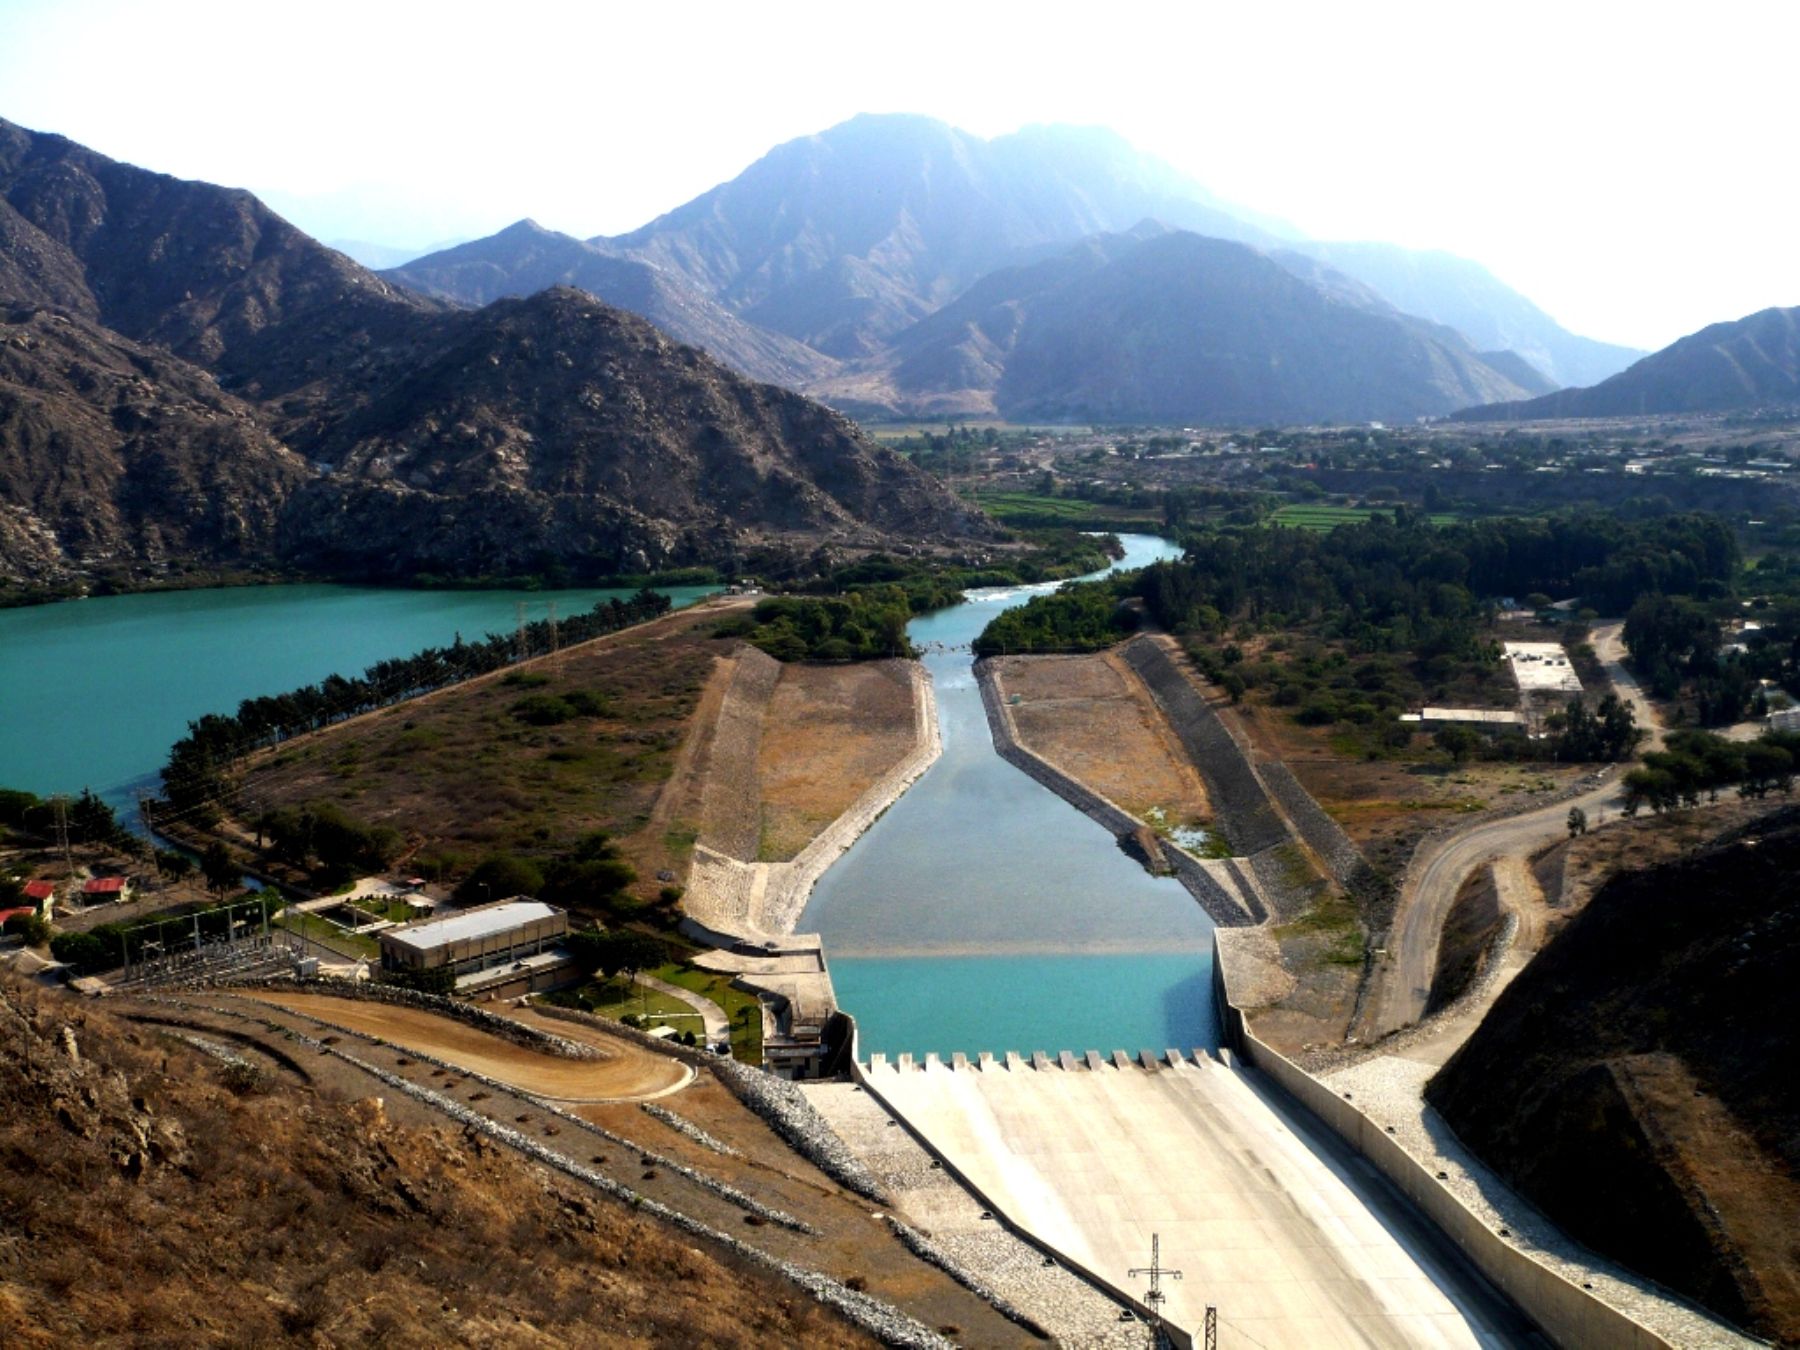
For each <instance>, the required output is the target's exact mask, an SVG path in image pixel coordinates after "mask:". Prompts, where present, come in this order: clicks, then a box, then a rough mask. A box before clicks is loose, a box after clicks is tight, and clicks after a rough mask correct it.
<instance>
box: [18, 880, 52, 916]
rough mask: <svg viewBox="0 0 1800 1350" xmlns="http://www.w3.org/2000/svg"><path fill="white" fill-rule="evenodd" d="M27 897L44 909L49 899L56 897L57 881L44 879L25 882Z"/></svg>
mask: <svg viewBox="0 0 1800 1350" xmlns="http://www.w3.org/2000/svg"><path fill="white" fill-rule="evenodd" d="M25 898H26V899H27V900H29V901H31V903H32V904H34V905H36V906H37V907H38V908H39V909H42V908H43V907H44V906H45V905H46V904H47V903H48V902H49V901H51V900H53V899H55V898H56V883H55V882H54V881H42V880H39V881H28V882H26V883H25Z"/></svg>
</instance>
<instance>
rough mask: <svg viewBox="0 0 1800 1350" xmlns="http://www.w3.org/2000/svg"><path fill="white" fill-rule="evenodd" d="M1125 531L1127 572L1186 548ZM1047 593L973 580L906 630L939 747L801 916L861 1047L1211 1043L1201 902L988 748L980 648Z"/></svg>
mask: <svg viewBox="0 0 1800 1350" xmlns="http://www.w3.org/2000/svg"><path fill="white" fill-rule="evenodd" d="M1123 542H1124V543H1125V546H1126V556H1125V558H1124V559H1123V560H1122V561H1121V562H1119V563H1118V564H1117V567H1118V568H1131V567H1142V566H1144V565H1145V564H1146V563H1150V562H1154V561H1156V560H1157V559H1158V558H1165V557H1172V556H1175V555H1176V553H1177V552H1178V550H1177V549H1176V548H1175V546H1174V545H1172V544H1169V543H1167V542H1166V541H1164V540H1161V539H1157V538H1154V537H1152V536H1148V535H1126V536H1123ZM1051 589H1054V587H1050V586H1041V587H1009V588H996V589H990V590H981V591H972V592H970V593H969V595H968V597H967V599H966V600H965V601H964V602H963V603H962V604H960V605H957V606H955V607H954V608H952V609H947V610H941V611H939V612H938V613H936V614H929V615H926V616H924V617H923V618H920V619H916V620H914V622H913V624H912V626H911V628H910V629H909V631H910V633H911V635H912V640H913V642H914V643H915V644H916V645H918V646H919V647H921V648H922V649H924V651H925V658H924V660H925V665H926V667H927V668H928V669H929V670H930V671H931V677H932V683H933V686H934V688H935V689H936V693H937V701H938V719H939V723H940V726H941V728H942V731H943V738H944V753H943V756H942V758H940V759H939V760H938V761H937V763H936V764H934V765H932V767H931V768H930V769H929V770H928V771H927V772H926V773H925V775H924V776H923V777H922V778H920V779H919V781H918V782H917V783H915V784H913V786H912V788H911V789H910V790H909V791H908V792H907V793H906V795H905V796H904V797H902V798H901V799H900V800H899V801H898V802H896V803H895V804H894V806H893V807H892V808H891V809H890V810H889V811H888V812H887V814H886V815H884V816H882V818H881V819H880V820H878V821H876V822H875V824H874V826H872V827H871V828H870V830H869V831H868V833H867V834H865V835H864V836H863V837H862V838H861V839H860V840H858V841H857V843H856V844H855V846H854V847H852V848H851V849H850V851H849V852H848V853H846V854H845V855H844V856H843V858H841V859H840V860H839V861H838V862H837V863H836V865H834V866H833V867H832V868H831V870H830V871H828V872H827V873H826V874H825V876H824V877H823V878H821V879H820V881H819V884H818V886H817V888H816V889H815V890H814V891H813V895H812V899H811V901H810V902H809V903H808V905H807V908H806V911H805V913H804V914H803V915H802V916H801V919H800V923H799V925H798V926H799V928H800V929H801V930H802V931H809V932H817V933H819V934H820V935H821V936H822V937H823V939H824V943H825V952H826V958H827V960H828V961H829V963H830V966H831V972H832V980H833V983H834V985H835V987H836V990H837V996H838V1002H839V1003H840V1004H841V1005H842V1006H843V1007H844V1008H846V1009H847V1010H848V1011H849V1012H851V1013H853V1014H854V1015H855V1017H856V1019H857V1025H858V1031H859V1035H860V1048H861V1052H862V1054H863V1055H864V1056H867V1055H869V1054H874V1053H883V1054H887V1055H889V1056H893V1055H896V1054H900V1053H902V1052H910V1053H912V1054H915V1055H923V1054H925V1053H926V1052H927V1051H936V1052H938V1053H939V1054H942V1055H944V1056H946V1057H948V1055H949V1054H950V1053H951V1052H953V1051H958V1050H960V1051H963V1052H964V1053H966V1054H969V1055H971V1056H973V1055H974V1054H976V1053H977V1052H979V1051H983V1050H987V1051H991V1052H994V1053H996V1054H998V1053H1000V1052H1003V1051H1006V1050H1017V1051H1020V1052H1021V1053H1029V1052H1031V1051H1033V1050H1044V1051H1048V1052H1052V1053H1054V1052H1056V1051H1059V1050H1071V1051H1076V1052H1080V1051H1084V1050H1089V1049H1092V1050H1100V1051H1111V1050H1114V1049H1123V1050H1128V1051H1131V1052H1132V1053H1136V1052H1137V1051H1139V1050H1141V1049H1151V1050H1156V1051H1158V1052H1160V1051H1161V1050H1163V1049H1165V1048H1168V1047H1177V1048H1182V1049H1191V1048H1193V1047H1195V1046H1202V1045H1204V1046H1211V1045H1214V1044H1216V1043H1217V1029H1216V1026H1215V1021H1214V1015H1213V1008H1212V970H1211V944H1210V940H1209V934H1210V933H1211V931H1212V924H1211V921H1210V920H1209V919H1208V918H1207V916H1206V914H1205V912H1204V911H1203V910H1202V909H1201V908H1200V906H1199V905H1198V904H1197V903H1196V902H1195V901H1194V899H1193V897H1192V896H1190V895H1189V894H1188V893H1187V891H1186V890H1184V889H1183V888H1182V887H1181V885H1180V884H1179V883H1178V882H1175V881H1172V880H1169V879H1167V878H1161V877H1153V876H1151V875H1149V874H1148V873H1147V872H1145V871H1144V869H1143V868H1142V867H1141V866H1140V865H1139V864H1138V863H1136V862H1134V861H1133V860H1132V859H1131V858H1129V857H1127V856H1126V855H1125V853H1124V852H1122V851H1121V850H1120V849H1119V847H1118V845H1117V843H1116V842H1115V840H1114V838H1113V836H1112V834H1111V833H1110V832H1109V831H1108V830H1106V829H1104V828H1103V827H1101V826H1100V825H1098V824H1096V823H1095V822H1093V821H1092V820H1089V819H1088V818H1087V817H1086V816H1085V815H1083V814H1082V813H1081V812H1079V811H1077V810H1076V809H1075V808H1074V807H1072V806H1070V805H1069V804H1068V803H1066V802H1064V801H1063V800H1062V799H1061V798H1060V797H1058V796H1056V795H1055V794H1054V793H1052V792H1051V791H1050V790H1049V789H1047V788H1045V787H1042V786H1041V785H1039V784H1038V783H1036V782H1034V781H1033V780H1032V779H1030V778H1028V777H1026V776H1025V775H1024V774H1023V773H1021V772H1019V770H1017V769H1015V768H1014V767H1013V766H1012V765H1010V764H1008V763H1006V761H1005V760H1003V759H1001V758H1000V757H999V755H997V754H996V753H995V751H994V746H993V740H992V738H991V737H990V735H989V733H988V728H987V720H986V717H985V715H984V714H983V712H982V707H981V695H980V692H979V690H978V689H977V687H976V684H975V676H974V673H973V670H972V658H971V654H970V650H969V644H970V643H971V642H973V640H974V639H975V637H976V636H977V635H978V634H979V633H980V632H981V630H982V629H983V628H984V627H985V626H986V625H987V623H988V621H989V620H990V619H992V618H993V617H994V615H996V614H998V613H999V612H1001V611H1002V610H1004V609H1008V608H1011V607H1012V606H1014V605H1020V604H1023V603H1025V601H1026V600H1028V599H1030V597H1031V595H1032V594H1034V593H1039V592H1042V591H1045V590H1051Z"/></svg>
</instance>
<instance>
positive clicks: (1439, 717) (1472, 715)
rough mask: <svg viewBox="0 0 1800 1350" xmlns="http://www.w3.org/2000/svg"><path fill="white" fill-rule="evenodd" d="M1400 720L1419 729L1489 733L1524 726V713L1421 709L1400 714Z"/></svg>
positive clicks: (1490, 710) (1463, 709)
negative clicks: (1458, 728)
mask: <svg viewBox="0 0 1800 1350" xmlns="http://www.w3.org/2000/svg"><path fill="white" fill-rule="evenodd" d="M1400 720H1401V721H1402V722H1416V723H1417V724H1418V725H1419V726H1420V727H1421V728H1430V727H1447V726H1468V727H1476V728H1478V729H1483V730H1489V731H1499V730H1502V729H1504V728H1506V727H1519V728H1523V727H1524V726H1525V725H1526V722H1525V714H1524V713H1521V712H1508V711H1506V710H1504V709H1500V708H1421V709H1420V710H1419V711H1418V712H1416V713H1401V714H1400Z"/></svg>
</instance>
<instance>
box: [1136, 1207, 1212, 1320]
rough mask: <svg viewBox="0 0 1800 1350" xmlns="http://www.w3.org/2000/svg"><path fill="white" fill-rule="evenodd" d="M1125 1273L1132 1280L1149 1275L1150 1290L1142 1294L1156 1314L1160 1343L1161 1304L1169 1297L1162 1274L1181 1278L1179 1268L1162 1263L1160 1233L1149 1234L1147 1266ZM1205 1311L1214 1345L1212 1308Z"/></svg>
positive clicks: (1171, 1277)
mask: <svg viewBox="0 0 1800 1350" xmlns="http://www.w3.org/2000/svg"><path fill="white" fill-rule="evenodd" d="M1127 1273H1128V1274H1129V1275H1130V1276H1131V1278H1132V1279H1134V1280H1135V1279H1137V1278H1139V1277H1140V1276H1144V1275H1148V1276H1149V1277H1150V1292H1149V1293H1147V1294H1145V1295H1144V1302H1145V1303H1147V1304H1149V1305H1150V1311H1151V1312H1152V1313H1154V1314H1156V1335H1157V1341H1158V1343H1159V1344H1160V1343H1161V1342H1162V1340H1163V1317H1162V1305H1163V1304H1164V1303H1165V1302H1167V1301H1168V1298H1169V1296H1168V1295H1167V1294H1165V1293H1163V1291H1162V1281H1163V1276H1165V1275H1166V1276H1168V1277H1169V1278H1170V1279H1171V1280H1179V1279H1180V1278H1181V1272H1180V1271H1179V1270H1170V1269H1169V1268H1168V1267H1167V1266H1165V1265H1164V1264H1163V1263H1162V1236H1161V1234H1158V1233H1152V1234H1151V1235H1150V1264H1149V1265H1147V1266H1133V1267H1132V1268H1131V1270H1130V1271H1128V1272H1127ZM1207 1312H1208V1317H1207V1319H1206V1322H1207V1333H1208V1343H1209V1344H1210V1345H1212V1346H1214V1347H1216V1346H1217V1344H1218V1342H1217V1333H1216V1332H1214V1331H1213V1329H1212V1323H1213V1319H1212V1317H1211V1315H1210V1314H1211V1312H1212V1310H1211V1309H1210V1308H1209V1309H1207Z"/></svg>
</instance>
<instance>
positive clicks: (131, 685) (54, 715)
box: [0, 585, 710, 818]
mask: <svg viewBox="0 0 1800 1350" xmlns="http://www.w3.org/2000/svg"><path fill="white" fill-rule="evenodd" d="M709 589H710V588H707V587H680V586H678V587H672V588H669V594H670V595H671V596H672V597H673V598H674V600H675V603H676V604H677V605H685V604H691V603H692V602H693V601H694V600H696V599H698V598H699V597H700V596H702V595H705V594H706V593H707V592H708V590H709ZM630 594H631V592H629V591H617V590H571V591H418V590H383V589H375V588H372V587H363V586H324V585H306V586H244V587H228V588H223V589H215V590H200V591H168V592H161V593H157V594H147V595H115V596H105V597H101V598H97V599H92V600H67V601H63V602H61V603H58V604H53V605H38V606H34V607H30V608H24V609H8V610H0V787H15V788H24V789H26V790H28V791H31V792H36V793H38V794H40V795H47V794H49V793H53V792H79V791H80V790H81V789H82V788H84V787H91V788H92V789H93V790H94V791H95V792H96V793H98V794H100V795H101V796H102V797H104V798H105V799H106V800H107V801H109V802H111V803H112V804H113V805H114V806H116V807H121V808H124V807H132V806H134V805H135V803H134V800H133V798H134V794H135V793H137V792H138V791H140V790H142V791H150V792H154V791H156V790H157V789H158V788H159V787H160V785H161V780H160V778H159V777H158V774H159V772H160V770H161V768H162V765H163V761H164V760H165V759H166V758H167V756H168V751H169V747H170V746H171V745H172V744H174V742H175V741H176V740H178V739H179V738H180V737H181V736H183V735H185V734H186V732H187V724H188V722H189V721H190V720H192V719H194V718H196V717H199V716H201V715H202V714H205V713H229V712H235V711H237V706H238V704H239V703H240V702H241V701H242V700H244V699H246V698H252V697H255V696H257V695H262V694H279V693H283V692H285V691H287V690H289V689H296V688H298V687H300V686H301V685H305V684H311V683H314V682H315V681H317V680H321V679H323V678H324V677H325V676H327V675H330V674H333V673H337V674H344V675H359V674H361V673H362V672H363V670H364V669H366V668H367V667H368V666H369V665H370V664H372V663H373V662H375V661H380V660H384V659H387V658H390V657H400V656H410V655H411V654H412V653H414V652H417V651H420V650H422V649H424V648H426V647H435V646H443V645H445V644H447V643H449V642H451V641H452V640H453V639H454V638H455V637H456V635H457V634H458V633H459V632H460V633H461V634H462V635H463V637H464V638H465V639H467V640H469V641H474V640H475V639H477V638H480V637H483V636H485V635H486V634H488V633H506V632H511V631H512V629H513V628H514V627H515V625H516V620H515V615H516V608H515V606H516V605H517V604H520V603H522V604H524V606H525V617H526V619H527V620H533V619H542V618H544V617H546V613H547V608H548V605H549V603H550V602H551V601H554V602H555V604H556V612H557V614H558V615H560V616H562V617H564V618H567V617H568V616H570V615H572V614H578V613H581V612H582V611H585V610H588V609H591V608H592V607H593V605H594V603H595V602H596V601H599V600H610V599H611V598H613V597H614V596H618V597H619V598H620V599H627V598H629V597H630ZM122 818H128V817H122Z"/></svg>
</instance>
